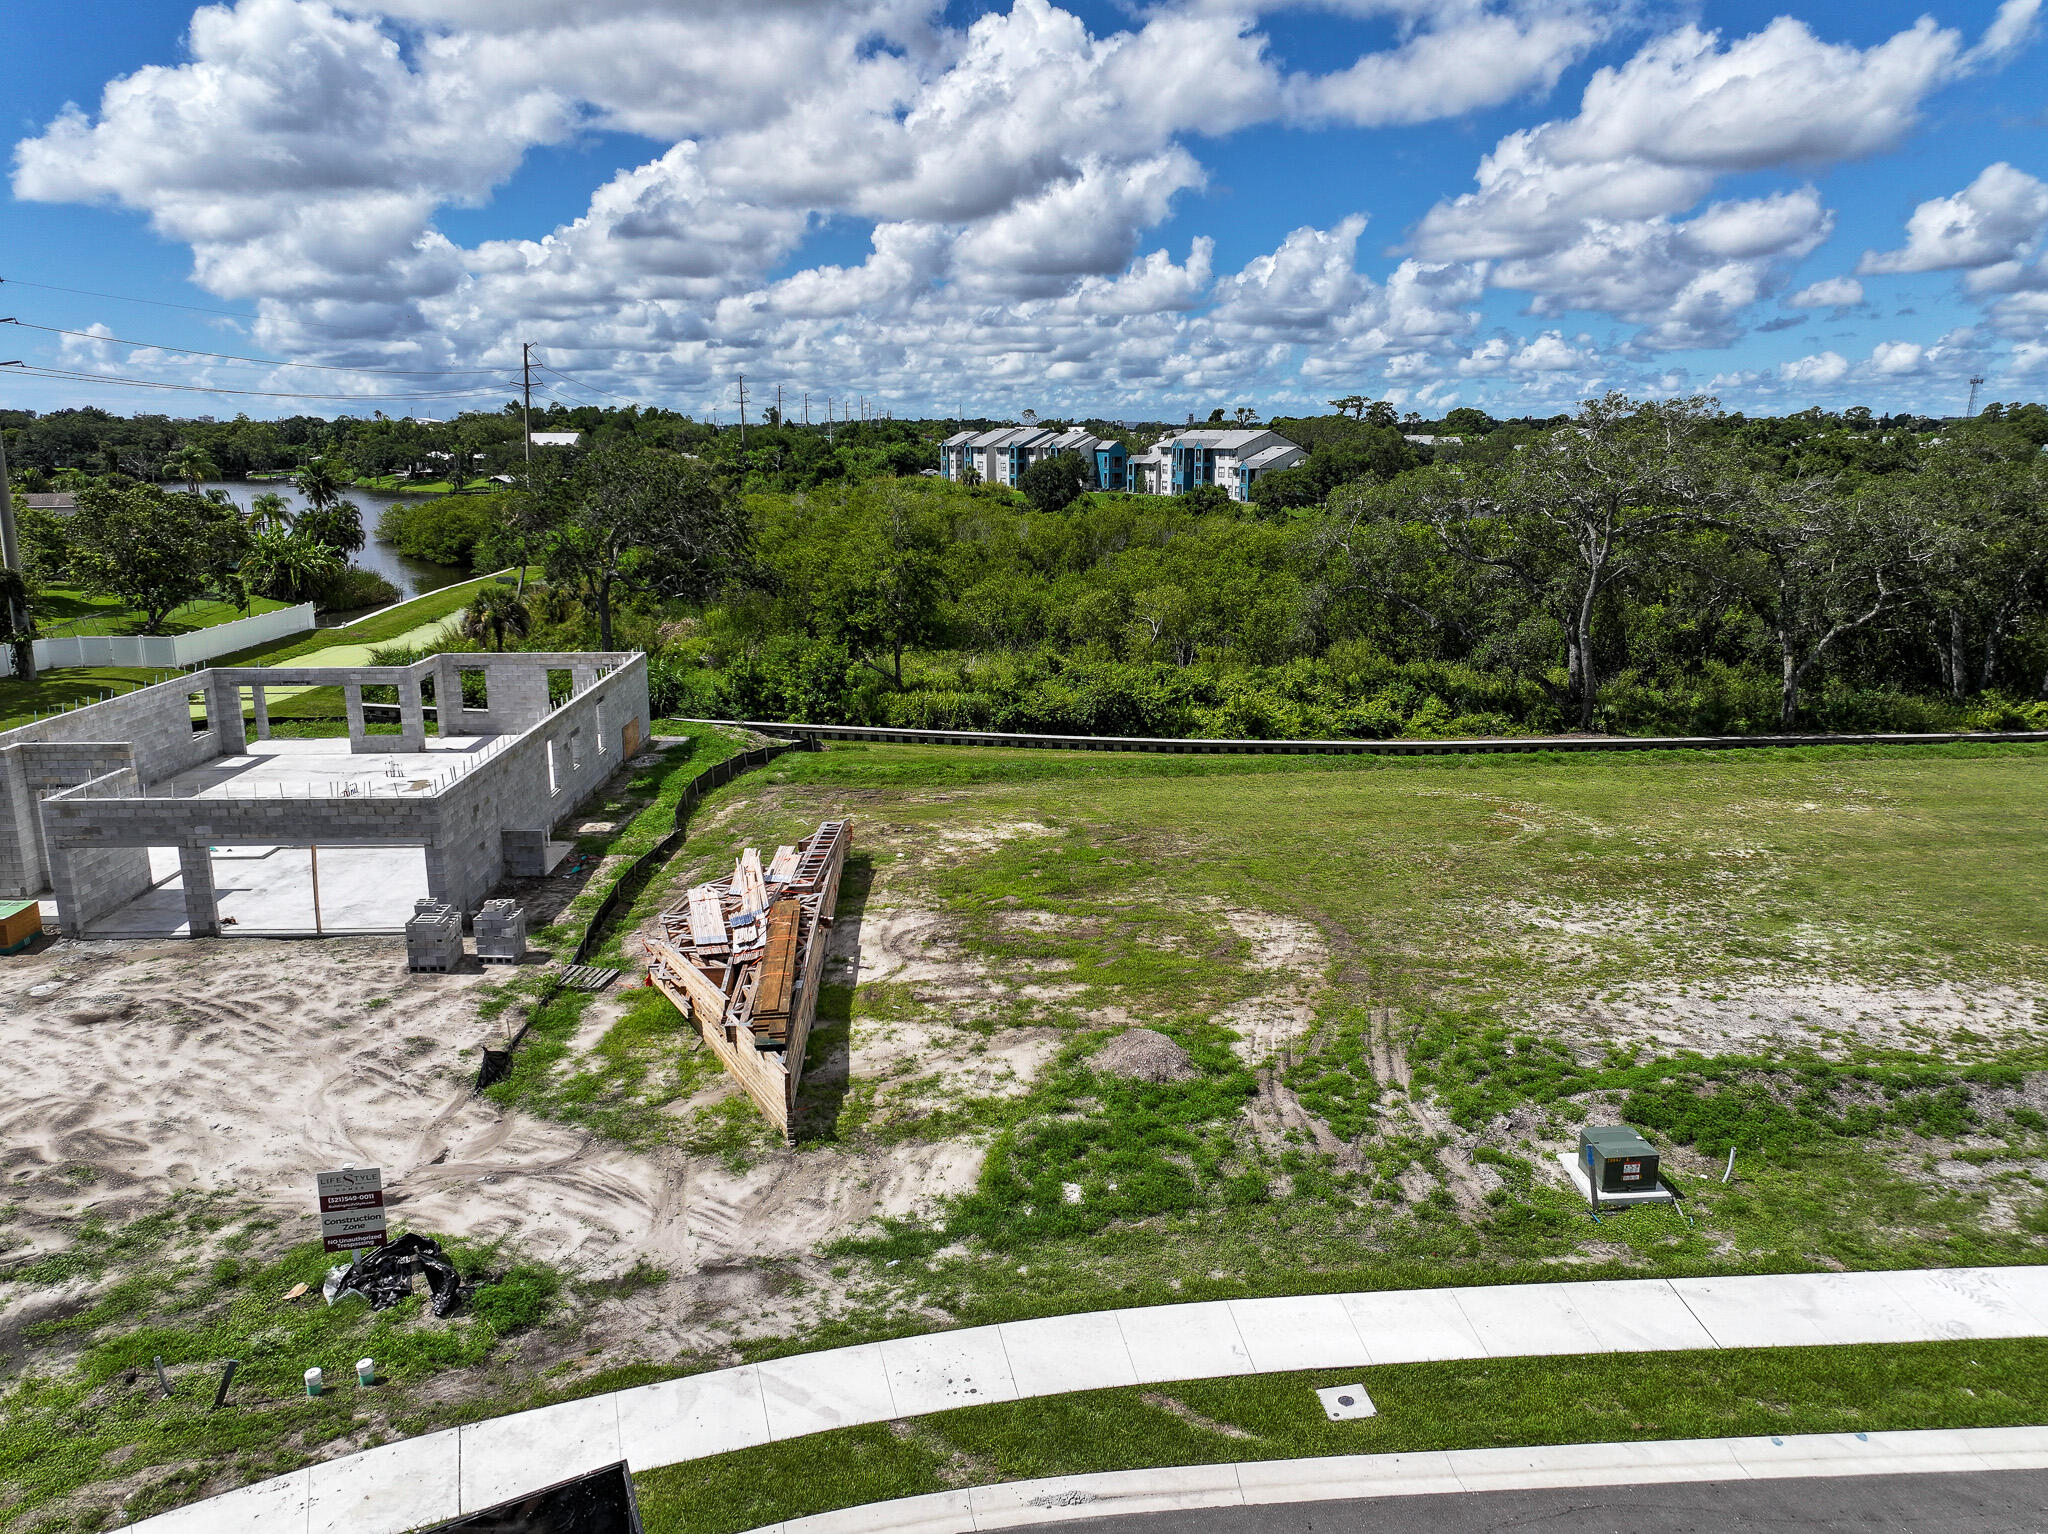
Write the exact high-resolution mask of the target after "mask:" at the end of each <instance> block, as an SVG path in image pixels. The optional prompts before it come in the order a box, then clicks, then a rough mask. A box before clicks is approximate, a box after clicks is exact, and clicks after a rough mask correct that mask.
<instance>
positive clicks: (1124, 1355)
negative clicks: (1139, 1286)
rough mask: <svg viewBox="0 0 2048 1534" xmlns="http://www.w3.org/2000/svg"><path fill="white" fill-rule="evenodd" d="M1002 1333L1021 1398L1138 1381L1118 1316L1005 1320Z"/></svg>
mask: <svg viewBox="0 0 2048 1534" xmlns="http://www.w3.org/2000/svg"><path fill="white" fill-rule="evenodd" d="M997 1330H998V1331H1000V1332H1001V1333H1002V1336H1003V1351H1004V1352H1005V1353H1006V1354H1007V1355H1008V1356H1009V1360H1010V1373H1011V1377H1012V1378H1013V1379H1014V1380H1015V1381H1016V1384H1017V1394H1018V1395H1019V1396H1043V1395H1057V1394H1059V1393H1061V1392H1063V1391H1068V1390H1105V1389H1107V1388H1109V1387H1110V1386H1112V1385H1135V1384H1137V1383H1138V1368H1137V1365H1136V1364H1134V1363H1132V1362H1131V1350H1130V1349H1129V1348H1128V1347H1126V1346H1125V1345H1124V1334H1123V1328H1122V1327H1121V1326H1119V1325H1118V1324H1117V1318H1116V1315H1115V1313H1114V1312H1110V1311H1099V1310H1098V1311H1090V1312H1085V1313H1083V1314H1081V1315H1073V1316H1048V1317H1046V1318H1044V1319H1043V1320H1038V1321H1005V1322H1003V1323H1002V1325H1001V1326H999V1327H998V1328H997Z"/></svg>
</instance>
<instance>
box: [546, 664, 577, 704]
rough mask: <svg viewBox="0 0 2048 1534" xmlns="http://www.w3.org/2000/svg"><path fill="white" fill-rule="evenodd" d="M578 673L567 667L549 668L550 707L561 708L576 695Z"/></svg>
mask: <svg viewBox="0 0 2048 1534" xmlns="http://www.w3.org/2000/svg"><path fill="white" fill-rule="evenodd" d="M575 692H576V673H575V672H573V671H570V670H568V669H567V668H566V667H561V666H550V667H549V668H548V707H549V708H560V707H561V706H562V705H563V704H564V703H567V702H568V701H569V699H570V698H571V697H572V696H574V695H575Z"/></svg>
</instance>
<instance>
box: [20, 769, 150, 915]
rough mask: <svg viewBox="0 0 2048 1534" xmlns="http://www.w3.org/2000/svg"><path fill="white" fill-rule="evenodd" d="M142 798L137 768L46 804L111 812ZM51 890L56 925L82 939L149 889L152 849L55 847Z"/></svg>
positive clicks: (119, 771) (113, 774) (66, 791)
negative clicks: (97, 923) (114, 805)
mask: <svg viewBox="0 0 2048 1534" xmlns="http://www.w3.org/2000/svg"><path fill="white" fill-rule="evenodd" d="M140 792H141V786H140V784H139V783H138V782H137V780H136V773H135V769H134V768H133V767H121V768H117V769H116V770H114V771H112V772H109V773H106V774H103V775H102V776H100V777H97V778H94V779H92V780H91V781H90V782H87V783H82V784H79V785H78V786H76V787H74V788H67V789H63V790H61V791H60V792H58V793H57V794H55V795H53V796H52V797H51V798H49V799H47V800H45V801H44V803H43V813H44V814H45V815H46V816H47V815H48V814H49V812H50V807H51V806H52V805H71V806H74V807H78V808H80V809H82V808H83V807H85V806H95V807H97V808H99V809H101V810H105V809H107V808H110V807H111V805H110V801H118V800H130V799H133V798H134V797H135V796H136V795H137V794H138V793H140ZM48 856H49V861H50V875H51V885H52V887H53V888H54V889H55V890H56V892H57V925H58V926H59V927H61V928H62V929H63V930H64V931H65V933H67V934H68V935H70V936H72V937H79V936H82V935H83V934H84V933H85V932H86V931H87V929H88V928H90V926H91V925H92V923H93V922H95V921H97V920H98V919H99V918H100V917H102V916H104V915H106V914H107V913H108V912H109V911H112V910H114V909H116V908H118V907H120V906H124V905H126V904H127V903H128V902H129V901H131V900H133V899H134V898H135V897H136V896H137V895H140V894H141V893H142V892H143V891H144V890H146V889H148V888H149V886H150V877H149V848H148V846H147V845H144V846H93V845H91V844H90V843H87V844H83V845H52V846H51V847H50V849H49V854H48Z"/></svg>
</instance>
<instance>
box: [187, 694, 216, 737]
mask: <svg viewBox="0 0 2048 1534" xmlns="http://www.w3.org/2000/svg"><path fill="white" fill-rule="evenodd" d="M185 703H186V705H187V706H188V707H189V708H190V709H191V712H192V733H193V734H194V735H204V734H205V733H206V732H207V731H208V730H210V729H212V728H213V716H212V713H211V710H212V704H211V703H209V702H208V701H207V697H206V689H205V688H203V687H202V688H200V689H199V691H197V692H190V693H187V694H185Z"/></svg>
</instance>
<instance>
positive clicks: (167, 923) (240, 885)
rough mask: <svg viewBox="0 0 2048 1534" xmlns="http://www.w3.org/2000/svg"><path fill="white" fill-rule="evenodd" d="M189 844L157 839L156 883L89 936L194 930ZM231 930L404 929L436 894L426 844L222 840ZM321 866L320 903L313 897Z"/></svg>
mask: <svg viewBox="0 0 2048 1534" xmlns="http://www.w3.org/2000/svg"><path fill="white" fill-rule="evenodd" d="M181 851H182V849H180V848H177V847H152V848H150V849H149V862H150V874H151V876H152V877H153V878H154V879H155V881H156V882H155V883H153V884H152V885H151V886H150V888H149V889H148V890H147V891H146V892H144V893H143V894H142V895H140V896H138V897H137V898H136V899H134V900H131V901H129V902H128V903H127V904H126V905H123V906H120V907H118V908H116V909H115V910H113V911H110V912H108V913H107V914H106V915H105V916H103V917H101V918H99V919H98V920H97V921H94V922H93V923H92V924H91V925H90V926H89V927H88V928H87V929H86V935H87V936H89V937H135V938H141V937H190V936H191V935H192V926H191V917H190V911H189V908H188V905H187V902H186V899H185V884H184V878H183V870H182V867H181V857H180V853H181ZM208 862H209V865H210V871H211V873H212V876H213V889H214V896H215V899H216V901H217V902H218V909H219V912H220V918H221V923H222V925H221V928H220V933H221V935H222V936H223V937H302V936H305V935H307V934H313V935H315V936H337V937H338V936H343V935H349V934H354V935H361V934H365V933H394V932H403V931H404V930H405V923H406V920H407V918H409V917H410V916H411V915H412V909H413V902H414V901H416V900H423V899H425V898H426V896H427V851H426V848H424V847H249V846H229V847H216V848H213V849H212V855H211V857H210V858H209V859H208ZM316 865H317V868H318V873H319V893H320V899H319V906H318V909H317V911H316V909H315V906H314V899H313V882H314V872H315V867H316Z"/></svg>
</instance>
